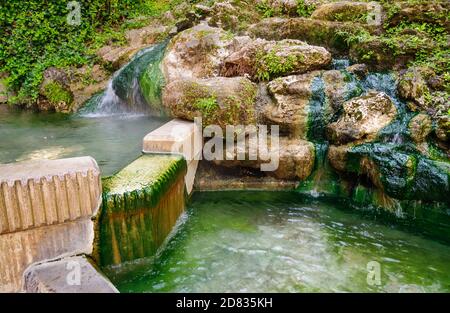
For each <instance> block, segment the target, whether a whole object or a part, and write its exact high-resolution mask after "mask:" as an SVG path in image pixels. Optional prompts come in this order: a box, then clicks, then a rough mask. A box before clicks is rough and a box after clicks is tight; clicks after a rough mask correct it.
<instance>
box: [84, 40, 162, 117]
mask: <svg viewBox="0 0 450 313" xmlns="http://www.w3.org/2000/svg"><path fill="white" fill-rule="evenodd" d="M166 46H167V42H164V43H162V44H157V45H154V46H151V47H148V48H145V49H143V50H141V51H139V52H138V53H137V54H136V55H135V56H134V57H133V58H132V59H131V61H130V62H129V63H127V64H126V65H124V66H123V67H122V68H121V69H119V70H118V71H117V72H116V73H115V74H114V76H113V78H112V79H111V81H110V82H109V84H108V87H107V88H106V90H105V91H104V92H103V93H101V94H97V95H95V96H93V97H92V98H91V99H90V100H89V101H88V102H87V103H86V105H85V106H84V108H83V109H81V110H80V112H79V114H80V115H82V116H85V117H102V116H112V115H124V114H126V115H130V114H131V115H141V114H150V115H153V116H164V115H165V111H164V109H163V108H162V106H161V89H162V86H163V84H164V78H163V75H162V71H161V69H160V63H161V60H162V58H163V56H164V51H165V48H166Z"/></svg>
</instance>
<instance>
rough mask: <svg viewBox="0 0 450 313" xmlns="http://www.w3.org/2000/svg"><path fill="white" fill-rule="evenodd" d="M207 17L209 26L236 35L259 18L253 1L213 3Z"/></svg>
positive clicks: (233, 0)
mask: <svg viewBox="0 0 450 313" xmlns="http://www.w3.org/2000/svg"><path fill="white" fill-rule="evenodd" d="M209 15H210V16H211V18H210V19H209V21H208V23H209V25H211V26H214V27H220V28H223V29H226V30H231V31H233V32H238V33H239V32H242V31H244V30H245V29H246V28H247V25H248V24H251V23H256V22H257V21H258V20H259V19H260V18H261V17H260V15H259V14H258V12H257V11H256V10H255V2H254V0H225V1H214V5H213V6H212V7H211V13H210V14H209Z"/></svg>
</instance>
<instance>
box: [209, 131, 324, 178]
mask: <svg viewBox="0 0 450 313" xmlns="http://www.w3.org/2000/svg"><path fill="white" fill-rule="evenodd" d="M257 140H258V139H257V138H256V137H255V136H250V138H249V139H248V143H249V144H248V145H245V147H241V146H239V145H235V147H234V148H233V150H226V151H224V152H225V155H224V158H223V160H214V163H215V164H217V165H220V166H225V167H244V168H253V169H260V168H261V165H262V164H267V163H269V160H268V159H269V158H268V155H267V154H265V153H261V151H264V148H265V147H261V146H260V145H259V143H260V141H258V142H257V143H256V142H253V144H252V141H257ZM270 144H271V143H270V142H269V145H270ZM269 151H271V152H272V154H271V157H272V159H273V158H274V156H275V155H276V156H277V157H278V160H279V162H278V167H277V168H276V169H274V170H273V171H267V172H265V173H266V174H267V175H269V176H272V177H275V178H277V179H286V180H305V179H306V178H308V176H309V175H311V172H312V170H313V168H314V160H315V159H314V158H315V152H314V151H315V150H314V145H313V144H312V143H311V142H308V141H305V140H301V139H289V138H287V137H280V138H279V146H278V147H270V149H269ZM239 154H242V155H245V159H244V160H238V155H239ZM251 155H253V156H256V160H251V158H250V156H251ZM226 157H228V160H227V159H226Z"/></svg>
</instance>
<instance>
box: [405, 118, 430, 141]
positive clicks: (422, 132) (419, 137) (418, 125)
mask: <svg viewBox="0 0 450 313" xmlns="http://www.w3.org/2000/svg"><path fill="white" fill-rule="evenodd" d="M431 130H432V121H431V118H430V117H429V116H428V115H427V114H418V115H416V116H415V117H413V118H412V119H411V121H410V122H409V132H410V134H411V138H412V139H413V140H414V142H416V143H420V142H424V141H425V139H426V138H427V137H428V135H429V134H430V133H431Z"/></svg>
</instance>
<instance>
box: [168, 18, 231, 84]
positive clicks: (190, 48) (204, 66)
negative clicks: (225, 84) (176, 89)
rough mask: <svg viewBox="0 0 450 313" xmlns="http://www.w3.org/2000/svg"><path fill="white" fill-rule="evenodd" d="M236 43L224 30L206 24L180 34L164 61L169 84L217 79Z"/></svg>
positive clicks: (174, 39) (173, 41)
mask: <svg viewBox="0 0 450 313" xmlns="http://www.w3.org/2000/svg"><path fill="white" fill-rule="evenodd" d="M233 42H234V41H233V36H230V35H229V34H228V33H226V32H225V31H224V30H222V29H219V28H213V27H209V26H208V25H203V24H200V25H197V26H195V27H193V28H190V29H188V30H185V31H183V32H181V33H179V34H178V35H177V36H175V37H174V38H173V39H172V41H171V43H170V44H169V46H168V47H167V51H166V54H165V56H164V59H163V63H162V69H163V73H164V77H165V79H166V81H167V82H173V81H175V80H178V79H192V78H206V77H212V76H217V75H218V74H219V70H220V64H221V62H222V60H223V58H225V57H226V56H228V55H229V54H230V49H231V48H232V45H233Z"/></svg>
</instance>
